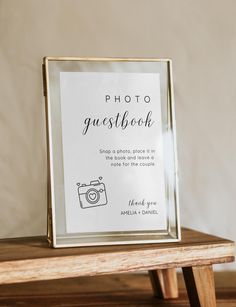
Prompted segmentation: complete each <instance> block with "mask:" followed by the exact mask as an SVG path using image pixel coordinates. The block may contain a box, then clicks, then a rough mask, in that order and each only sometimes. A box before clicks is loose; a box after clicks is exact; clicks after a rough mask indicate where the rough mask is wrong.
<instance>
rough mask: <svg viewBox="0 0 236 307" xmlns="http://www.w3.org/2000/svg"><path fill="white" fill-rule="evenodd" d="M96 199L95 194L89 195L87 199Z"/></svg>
mask: <svg viewBox="0 0 236 307" xmlns="http://www.w3.org/2000/svg"><path fill="white" fill-rule="evenodd" d="M96 197H97V195H96V193H95V192H93V193H90V194H89V198H90V199H91V200H95V199H96Z"/></svg>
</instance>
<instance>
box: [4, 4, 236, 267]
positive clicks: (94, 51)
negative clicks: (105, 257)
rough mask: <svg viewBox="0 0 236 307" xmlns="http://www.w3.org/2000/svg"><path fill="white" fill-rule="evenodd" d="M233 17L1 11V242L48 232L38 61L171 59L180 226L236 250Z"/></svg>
mask: <svg viewBox="0 0 236 307" xmlns="http://www.w3.org/2000/svg"><path fill="white" fill-rule="evenodd" d="M235 12H236V1H235V0H226V1H216V0H215V1H209V0H208V1H206V0H204V1H203V0H201V1H199V0H198V1H193V0H192V1H191V0H176V1H170V0H163V1H159V0H153V1H152V0H143V1H141V0H136V1H135V0H100V1H98V0H77V1H76V0H44V1H40V0H38V1H37V0H21V1H19V0H2V1H0V78H1V79H0V93H1V99H0V101H1V108H0V145H1V146H0V174H1V175H0V204H1V207H0V208H1V209H0V210H1V211H0V236H1V237H2V238H3V237H15V236H31V235H38V234H43V233H45V231H46V149H45V118H44V102H43V96H42V80H41V63H42V58H43V56H45V55H61V56H63V55H64V56H119V57H123V56H124V57H127V56H130V57H170V58H172V59H173V69H174V87H175V100H176V114H177V133H178V153H179V166H180V174H179V175H180V205H181V218H182V219H181V220H182V225H184V226H188V227H193V228H196V229H199V230H204V231H207V232H211V233H213V234H216V235H220V236H225V237H228V238H231V239H234V240H236V226H235V225H236V223H235V219H236V205H235V198H236V158H235V155H236V137H235V130H236V105H235V104H236V86H235V84H236V59H235V54H236V23H235ZM229 267H231V268H236V266H235V265H231V266H226V267H225V268H229Z"/></svg>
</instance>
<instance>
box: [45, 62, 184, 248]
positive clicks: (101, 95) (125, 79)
mask: <svg viewBox="0 0 236 307" xmlns="http://www.w3.org/2000/svg"><path fill="white" fill-rule="evenodd" d="M43 82H44V96H45V102H46V104H45V110H46V131H47V156H48V159H47V161H48V241H49V243H50V245H51V246H53V247H72V246H96V245H116V244H141V243H159V242H162V243H163V242H177V241H179V240H180V239H181V233H180V222H179V202H178V171H177V152H176V128H175V110H174V99H173V81H172V62H171V60H170V59H153V58H151V59H140V58H136V59H133V58H132V59H129V58H79V57H45V58H44V60H43Z"/></svg>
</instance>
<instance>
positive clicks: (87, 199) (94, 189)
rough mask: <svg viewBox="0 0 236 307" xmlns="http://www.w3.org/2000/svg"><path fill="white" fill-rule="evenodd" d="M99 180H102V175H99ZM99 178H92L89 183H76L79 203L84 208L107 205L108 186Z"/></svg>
mask: <svg viewBox="0 0 236 307" xmlns="http://www.w3.org/2000/svg"><path fill="white" fill-rule="evenodd" d="M99 180H100V181H101V180H102V177H99ZM99 180H92V181H90V183H89V184H85V183H83V184H80V183H77V184H76V185H77V186H78V196H79V203H80V207H81V208H82V209H87V208H93V207H99V206H105V205H107V193H106V187H105V184H104V183H103V182H100V181H99Z"/></svg>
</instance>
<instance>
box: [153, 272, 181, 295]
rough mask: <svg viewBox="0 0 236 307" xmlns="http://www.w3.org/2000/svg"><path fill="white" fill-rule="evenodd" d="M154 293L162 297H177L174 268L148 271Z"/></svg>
mask: <svg viewBox="0 0 236 307" xmlns="http://www.w3.org/2000/svg"><path fill="white" fill-rule="evenodd" d="M149 277H150V280H151V284H152V288H153V292H154V295H155V296H157V297H159V298H162V299H172V298H177V297H178V283H177V274H176V270H175V269H162V270H153V271H149Z"/></svg>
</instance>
